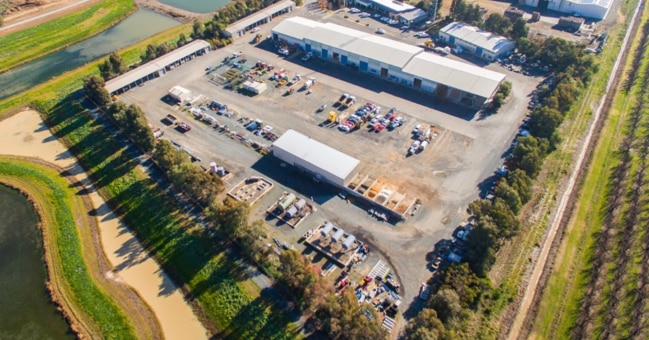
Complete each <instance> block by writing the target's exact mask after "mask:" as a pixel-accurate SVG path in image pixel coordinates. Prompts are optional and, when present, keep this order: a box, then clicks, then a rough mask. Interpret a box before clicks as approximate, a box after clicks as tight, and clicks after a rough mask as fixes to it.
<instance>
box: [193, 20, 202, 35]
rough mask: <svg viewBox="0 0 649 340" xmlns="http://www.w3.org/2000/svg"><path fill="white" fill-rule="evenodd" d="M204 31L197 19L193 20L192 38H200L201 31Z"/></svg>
mask: <svg viewBox="0 0 649 340" xmlns="http://www.w3.org/2000/svg"><path fill="white" fill-rule="evenodd" d="M204 32H205V26H204V25H203V24H202V23H201V22H200V21H198V20H194V26H193V28H192V33H191V36H192V39H202V38H203V33H204Z"/></svg>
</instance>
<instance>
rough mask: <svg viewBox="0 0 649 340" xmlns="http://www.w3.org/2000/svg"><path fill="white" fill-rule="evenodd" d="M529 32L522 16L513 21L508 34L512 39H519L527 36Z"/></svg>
mask: <svg viewBox="0 0 649 340" xmlns="http://www.w3.org/2000/svg"><path fill="white" fill-rule="evenodd" d="M529 33H530V30H529V28H528V27H527V22H526V21H525V19H523V18H518V19H516V21H514V24H513V25H512V29H511V34H510V36H511V37H512V39H514V40H519V39H521V38H527V35H528V34H529Z"/></svg>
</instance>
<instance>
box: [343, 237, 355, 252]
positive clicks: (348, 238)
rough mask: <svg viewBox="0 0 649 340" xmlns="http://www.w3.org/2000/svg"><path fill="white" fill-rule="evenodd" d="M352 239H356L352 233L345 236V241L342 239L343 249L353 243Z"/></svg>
mask: <svg viewBox="0 0 649 340" xmlns="http://www.w3.org/2000/svg"><path fill="white" fill-rule="evenodd" d="M354 241H356V236H354V235H349V236H347V238H346V239H345V241H343V247H344V248H345V249H349V248H351V247H352V245H354Z"/></svg>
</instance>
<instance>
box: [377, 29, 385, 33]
mask: <svg viewBox="0 0 649 340" xmlns="http://www.w3.org/2000/svg"><path fill="white" fill-rule="evenodd" d="M376 34H385V30H384V29H382V28H379V29H378V30H376Z"/></svg>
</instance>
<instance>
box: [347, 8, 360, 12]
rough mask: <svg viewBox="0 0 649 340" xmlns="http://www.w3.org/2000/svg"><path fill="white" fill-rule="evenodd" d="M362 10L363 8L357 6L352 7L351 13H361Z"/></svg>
mask: <svg viewBox="0 0 649 340" xmlns="http://www.w3.org/2000/svg"><path fill="white" fill-rule="evenodd" d="M360 12H361V10H360V9H358V8H356V7H352V8H350V9H349V13H360Z"/></svg>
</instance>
